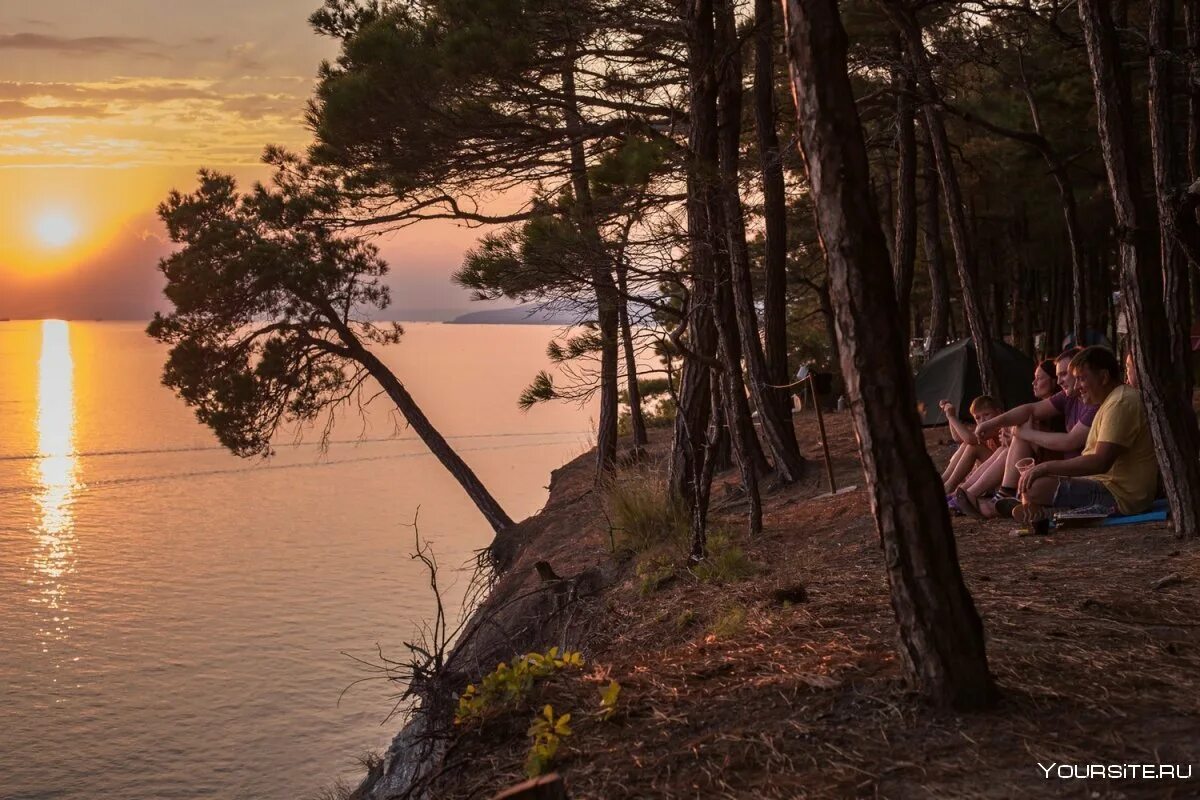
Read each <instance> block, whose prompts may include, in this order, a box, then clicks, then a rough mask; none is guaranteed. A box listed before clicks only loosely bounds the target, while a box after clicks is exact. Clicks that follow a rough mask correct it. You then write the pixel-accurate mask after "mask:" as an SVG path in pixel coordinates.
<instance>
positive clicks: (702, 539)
mask: <svg viewBox="0 0 1200 800" xmlns="http://www.w3.org/2000/svg"><path fill="white" fill-rule="evenodd" d="M698 2H700V3H702V2H704V0H698ZM720 383H721V378H720V376H718V375H710V376H709V408H710V414H709V417H710V419H711V420H712V421H711V423H710V425H709V428H708V430H707V431H706V435H705V436H704V437H702V441H703V443H704V446H703V447H702V448H701V449H700V450H699V451H698V452H697V456H698V458H697V460H696V468H695V471H694V473H693V478H692V481H693V483H692V489H691V495H692V497H693V498H694V500H693V502H692V504H691V511H692V514H691V518H692V525H691V540H692V544H691V548H690V549H691V553H690V556H689V558H690V560H691V561H692V562H693V563H696V562H700V561H703V560H704V559H705V558H706V557H707V556H708V502H709V499H710V498H711V496H712V480H713V471H714V469H715V465H716V462H717V452H716V451H717V449H718V448H719V447H720V444H721V439H722V436H721V430H722V428H723V427H724V424H725V421H724V410H723V408H724V404H723V402H722V400H721V397H720V394H721V390H720Z"/></svg>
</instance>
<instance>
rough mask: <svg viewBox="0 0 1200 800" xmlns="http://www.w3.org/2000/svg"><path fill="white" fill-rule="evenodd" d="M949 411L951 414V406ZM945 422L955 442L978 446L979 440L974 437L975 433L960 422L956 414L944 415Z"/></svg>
mask: <svg viewBox="0 0 1200 800" xmlns="http://www.w3.org/2000/svg"><path fill="white" fill-rule="evenodd" d="M950 410H951V412H953V410H954V407H953V406H951V407H950ZM946 422H948V423H950V433H952V434H953V435H954V438H955V439H956V440H957V441H960V442H966V443H967V444H979V438H978V437H976V435H975V432H974V431H972V430H971V429H970V428H968V427H967V426H966V425H964V424H963V423H962V420H960V419H959V418H958V414H954V413H950V414H946Z"/></svg>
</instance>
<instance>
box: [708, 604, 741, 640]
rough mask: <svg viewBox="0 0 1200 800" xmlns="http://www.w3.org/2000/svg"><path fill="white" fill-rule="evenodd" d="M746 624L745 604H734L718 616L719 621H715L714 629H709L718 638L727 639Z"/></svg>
mask: <svg viewBox="0 0 1200 800" xmlns="http://www.w3.org/2000/svg"><path fill="white" fill-rule="evenodd" d="M745 624H746V609H745V607H744V606H740V605H734V606H730V607H729V608H727V609H726V610H725V611H724V612H723V613H722V614H721V616H719V617H717V621H716V622H714V623H713V626H712V629H711V630H710V631H709V633H711V634H712V635H713V636H716V637H717V638H718V639H726V638H728V637H730V636H733V635H734V634H736V633H738V632H739V631H741V629H742V628H743V627H745Z"/></svg>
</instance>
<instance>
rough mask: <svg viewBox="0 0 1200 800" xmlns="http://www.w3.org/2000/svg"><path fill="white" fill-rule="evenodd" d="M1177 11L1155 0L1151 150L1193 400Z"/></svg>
mask: <svg viewBox="0 0 1200 800" xmlns="http://www.w3.org/2000/svg"><path fill="white" fill-rule="evenodd" d="M1173 27H1174V13H1173V9H1172V3H1171V0H1150V25H1149V39H1150V80H1149V87H1148V88H1149V92H1148V100H1149V103H1150V154H1151V157H1152V160H1153V168H1154V196H1155V200H1156V203H1157V206H1158V230H1159V236H1158V241H1159V260H1160V263H1161V264H1162V270H1163V292H1164V295H1163V297H1164V299H1165V301H1166V305H1167V327H1168V329H1169V330H1170V338H1171V360H1172V361H1173V362H1174V363H1175V364H1176V365H1177V366H1178V368H1179V371H1180V373H1181V378H1182V379H1181V380H1180V387H1179V388H1180V390H1181V391H1182V392H1183V399H1184V401H1185V402H1186V403H1187V404H1188V405H1189V406H1190V405H1191V402H1192V360H1191V358H1190V356H1191V337H1190V334H1191V328H1192V320H1191V298H1190V297H1189V296H1188V295H1189V294H1190V293H1191V292H1190V288H1189V286H1188V273H1187V271H1188V263H1187V260H1186V259H1185V258H1184V256H1183V253H1182V252H1181V251H1180V249H1179V247H1178V246H1177V244H1176V241H1175V236H1176V232H1175V214H1176V204H1177V202H1178V201H1177V200H1176V199H1175V198H1174V197H1172V192H1173V191H1174V188H1175V183H1176V177H1175V163H1174V162H1175V148H1174V145H1173V142H1172V137H1171V116H1172V114H1171V105H1172V102H1173V100H1172V96H1171V95H1172V91H1173V87H1172V85H1171V58H1172V56H1171V55H1170V52H1171V46H1172V42H1171V31H1172V29H1173Z"/></svg>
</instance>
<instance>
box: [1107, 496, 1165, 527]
mask: <svg viewBox="0 0 1200 800" xmlns="http://www.w3.org/2000/svg"><path fill="white" fill-rule="evenodd" d="M1166 518H1167V501H1166V500H1165V499H1162V500H1155V501H1154V505H1152V506H1150V510H1149V511H1143V512H1142V513H1141V514H1113V515H1112V516H1110V517H1108V518H1106V519H1104V520H1102V521H1101V522H1100V525H1101V527H1110V526H1112V525H1136V524H1137V523H1139V522H1161V521H1163V520H1165V519H1166Z"/></svg>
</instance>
